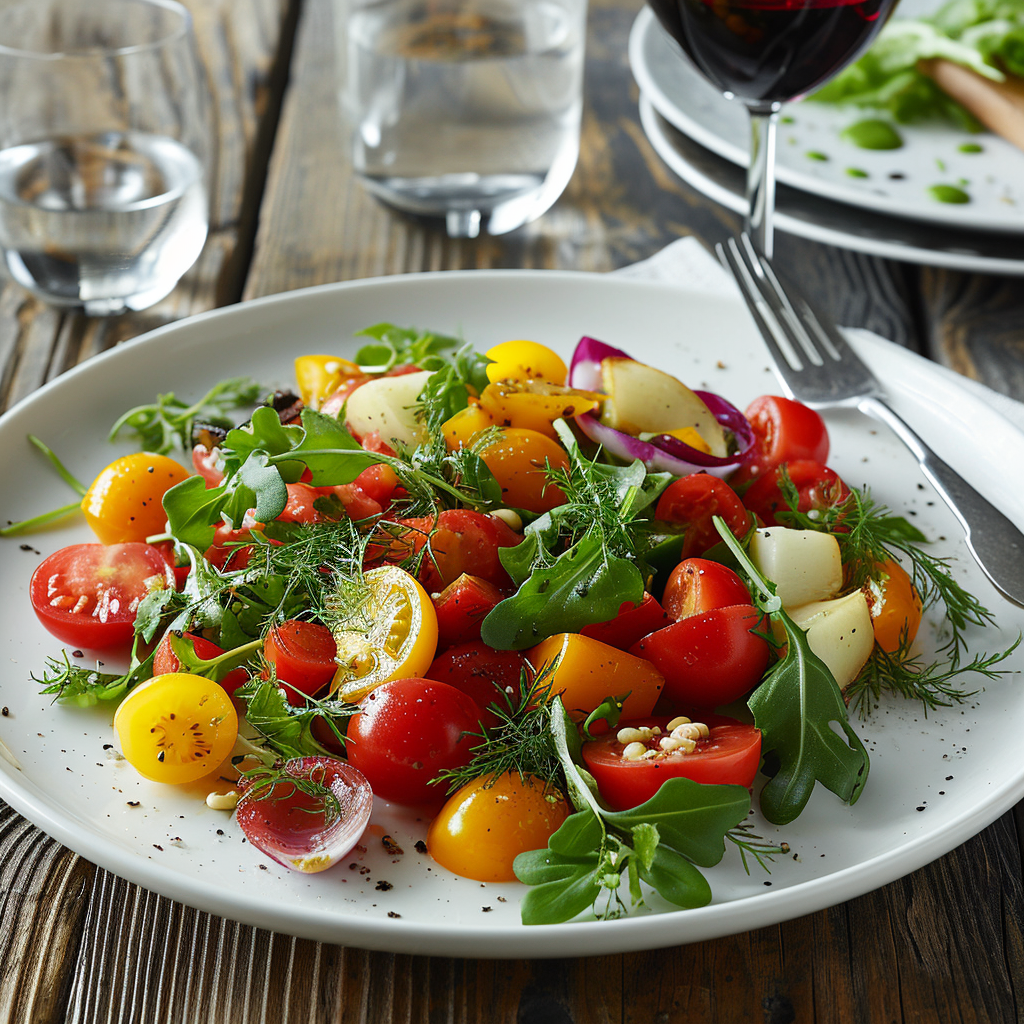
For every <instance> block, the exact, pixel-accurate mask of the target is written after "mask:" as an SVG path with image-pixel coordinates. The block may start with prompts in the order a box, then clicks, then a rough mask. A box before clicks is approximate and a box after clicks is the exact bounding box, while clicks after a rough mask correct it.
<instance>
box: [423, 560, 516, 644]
mask: <svg viewBox="0 0 1024 1024" xmlns="http://www.w3.org/2000/svg"><path fill="white" fill-rule="evenodd" d="M501 601H502V593H501V591H500V590H499V589H498V588H497V587H496V586H495V585H494V584H493V583H489V582H488V581H487V580H485V579H481V578H480V577H479V576H470V575H469V573H466V572H464V573H463V574H462V575H461V576H460V577H459V578H458V579H457V580H455V581H454V582H453V583H450V584H449V585H448V586H447V587H445V588H444V590H443V591H442V592H441V595H440V597H436V598H434V610H435V611H436V612H437V649H438V650H439V651H443V650H445V649H446V648H448V647H451V646H452V644H461V643H465V642H466V641H468V640H479V639H480V623H481V622H483V620H484V618H485V617H486V615H487V613H488V612H489V611H490V610H491V609H492V608H493V607H494V606H495V605H497V604H499V603H500V602H501Z"/></svg>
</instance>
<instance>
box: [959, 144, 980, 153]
mask: <svg viewBox="0 0 1024 1024" xmlns="http://www.w3.org/2000/svg"><path fill="white" fill-rule="evenodd" d="M957 149H959V150H960V152H961V153H984V152H985V147H984V146H979V145H978V144H977V143H976V142H964V143H962V144H961V145H959V146H957Z"/></svg>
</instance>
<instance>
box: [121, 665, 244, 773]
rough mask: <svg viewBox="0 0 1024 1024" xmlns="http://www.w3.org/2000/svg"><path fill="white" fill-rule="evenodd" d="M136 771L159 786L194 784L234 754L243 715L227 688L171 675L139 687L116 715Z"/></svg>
mask: <svg viewBox="0 0 1024 1024" xmlns="http://www.w3.org/2000/svg"><path fill="white" fill-rule="evenodd" d="M114 730H115V732H116V733H117V739H118V742H119V743H120V745H121V753H122V754H124V756H125V758H126V759H127V761H128V762H129V763H130V764H131V766H132V767H133V768H134V769H135V770H136V771H137V772H138V773H139V774H140V775H142V776H143V777H144V778H147V779H152V780H153V781H154V782H173V783H178V782H195V781H196V779H201V778H202V777H203V776H204V775H209V774H210V772H212V771H213V770H214V769H215V768H217V767H218V765H220V763H221V762H222V761H223V760H224V758H226V757H227V756H228V754H230V753H231V751H232V748H233V747H234V745H235V740H236V738H237V737H238V715H237V713H236V712H235V708H234V705H233V704H232V703H231V698H230V697H229V696H228V695H227V693H225V691H224V688H223V687H222V686H220V685H219V684H217V683H214V682H211V681H210V680H209V679H204V678H203V677H202V676H194V675H190V674H188V673H186V672H168V673H166V674H165V675H160V676H154V677H153V678H152V679H150V680H149V682H147V683H143V684H142V685H141V686H138V687H136V688H135V689H134V690H132V691H131V693H129V694H128V696H127V697H125V699H124V700H123V701H121V706H120V707H119V708H118V709H117V714H115V715H114Z"/></svg>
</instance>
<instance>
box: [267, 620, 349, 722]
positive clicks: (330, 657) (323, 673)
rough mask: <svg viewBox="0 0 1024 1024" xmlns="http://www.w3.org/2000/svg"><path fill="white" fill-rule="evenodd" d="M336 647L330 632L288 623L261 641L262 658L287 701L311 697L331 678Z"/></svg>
mask: <svg viewBox="0 0 1024 1024" xmlns="http://www.w3.org/2000/svg"><path fill="white" fill-rule="evenodd" d="M337 651H338V647H337V644H336V643H335V642H334V636H333V635H332V633H331V631H330V630H329V629H328V628H327V627H326V626H323V625H321V624H320V623H319V622H305V621H303V620H301V619H288V620H287V621H286V622H282V623H281V624H280V625H279V626H272V627H271V629H270V632H269V633H267V637H266V639H265V640H264V641H263V656H264V657H265V658H266V659H267V661H269V662H270V664H271V665H273V666H274V670H275V672H276V674H277V679H278V682H280V683H281V684H282V685H284V687H285V690H286V691H290V692H289V693H288V699H289V700H290V701H291V702H292V703H296V700H297V698H296V693H295V691H296V690H297V691H298V692H299V694H305V695H307V696H310V697H312V696H315V695H316V693H317V692H318V691H320V690H322V689H323V688H324V687H325V686H327V684H328V683H329V682H330V681H331V680H332V679H333V678H334V673H335V672H336V671H337V669H338V666H337V663H336V662H335V660H334V656H335V654H337Z"/></svg>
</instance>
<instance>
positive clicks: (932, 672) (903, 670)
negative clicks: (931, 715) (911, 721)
mask: <svg viewBox="0 0 1024 1024" xmlns="http://www.w3.org/2000/svg"><path fill="white" fill-rule="evenodd" d="M1020 642H1021V638H1020V637H1019V636H1018V637H1017V639H1016V640H1014V642H1013V643H1012V644H1011V645H1010V646H1009V647H1008V648H1007V649H1006V650H1005V651H1000V652H998V653H996V654H976V655H975V656H974V657H973V658H972V659H971V661H970V662H968V663H967V664H963V663H962V662H961V660H960V650H959V648H958V647H954V646H952V645H953V641H952V640H951V641H950V642H949V643H948V644H947V645H946V646H945V647H943V648H942V649H941V651H940V653H948V654H949V660H948V661H945V662H942V661H939V662H934V663H932V664H927V663H926V662H925V661H924V659H923V658H922V657H921V655H920V654H911V652H910V643H909V642H908V638H907V634H906V631H904V634H903V636H902V638H901V640H900V645H899V647H898V649H897V650H896V651H894V652H892V653H890V652H888V651H886V650H885V649H884V648H882V647H881V646H880V645H879V644H875V647H874V650H873V651H872V652H871V657H870V658H868V661H867V664H866V665H865V666H864V668H863V669H862V670H861V672H860V675H858V676H857V678H856V679H855V680H854V681H853V682H852V683H851V684H850V685H849V686H848V687H847V688H846V692H845V694H844V696H845V697H846V700H847V703H848V704H849V705H850V706H851V707H855V708H856V709H857V711H858V713H859V714H860V717H861V718H867V716H868V715H869V714H870V712H871V705H872V703H873V702H874V701H877V700H878V698H879V697H881V696H882V694H883V693H892V694H896V695H897V696H900V697H905V698H907V699H909V700H917V701H920V702H921V704H923V705H924V713H925V715H926V716H927V714H928V712H929V711H933V710H934V709H936V708H948V707H952V706H953V705H954V704H962V703H963V702H964V701H966V700H969V699H970V698H971V697H974V696H975V695H976V694H977V693H978V692H979V691H978V690H976V689H975V690H965V689H963V688H962V677H963V676H964V675H965V674H967V673H971V672H973V673H977V674H978V675H982V676H985V677H986V678H988V679H998V678H999V676H1001V675H1004V674H1005V673H1006V672H1007V671H1009V670H1008V669H997V668H996V667H995V666H996V665H998V664H999V663H1000V662H1002V661H1005V660H1006V659H1007V658H1008V657H1009V656H1010V655H1011V654H1012V653H1013V652H1014V651H1015V650H1016V649H1017V647H1018V645H1019V644H1020Z"/></svg>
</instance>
